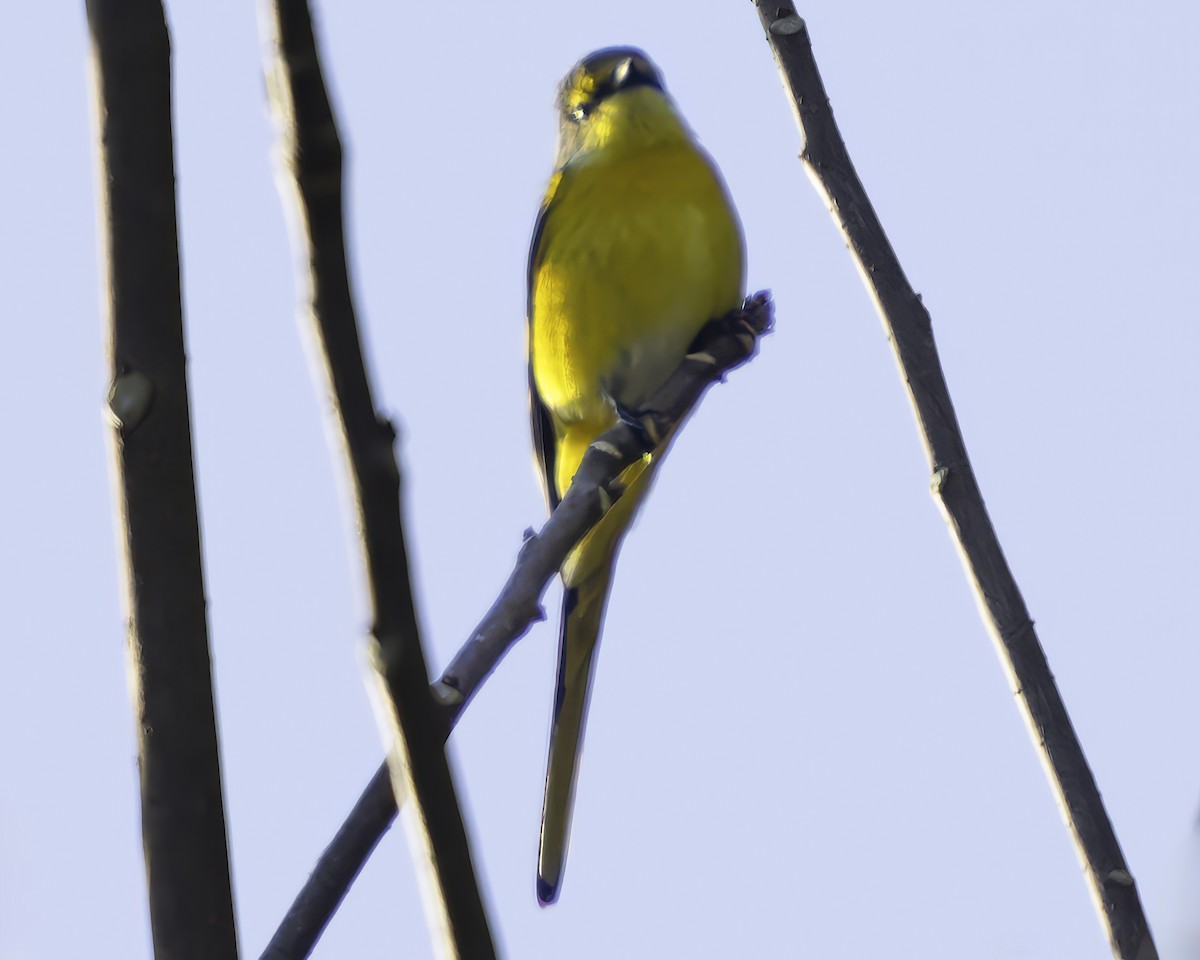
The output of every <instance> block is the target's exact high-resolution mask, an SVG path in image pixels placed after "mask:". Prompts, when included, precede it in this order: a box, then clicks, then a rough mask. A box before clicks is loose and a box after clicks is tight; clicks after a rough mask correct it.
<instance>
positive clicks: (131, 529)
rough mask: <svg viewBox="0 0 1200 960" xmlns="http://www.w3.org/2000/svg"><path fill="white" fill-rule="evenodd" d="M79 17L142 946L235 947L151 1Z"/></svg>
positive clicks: (170, 166)
mask: <svg viewBox="0 0 1200 960" xmlns="http://www.w3.org/2000/svg"><path fill="white" fill-rule="evenodd" d="M87 15H88V25H89V28H90V30H91V36H92V57H93V61H94V79H95V83H96V85H97V90H96V104H97V111H98V114H99V115H98V118H97V119H98V128H99V133H100V141H99V151H100V162H101V170H102V174H101V184H100V199H101V220H102V224H101V227H102V229H101V233H102V236H103V243H104V251H103V253H104V256H103V260H104V263H103V269H104V271H105V273H106V280H107V297H106V303H105V309H106V312H107V314H108V326H109V344H108V348H109V362H110V364H111V376H112V388H111V393H110V395H109V406H110V410H111V413H112V419H113V429H112V430H111V432H110V437H111V440H112V451H113V456H114V459H115V462H116V467H117V474H116V476H117V483H118V487H119V490H118V493H119V496H118V500H119V503H120V509H121V535H120V536H121V541H122V548H123V549H122V552H123V560H124V564H123V565H124V577H125V607H126V613H127V615H128V617H129V646H130V653H131V656H132V659H133V663H134V667H135V669H134V675H133V683H134V691H133V693H134V702H135V704H136V709H137V724H138V769H139V773H140V777H141V794H142V842H143V846H144V849H145V858H146V879H147V888H148V894H149V900H150V926H151V931H152V936H153V941H154V956H155V957H156V958H157V960H190V958H197V960H201V958H204V960H213V958H235V957H236V956H237V936H236V931H235V923H234V914H233V895H232V892H231V887H230V882H229V856H228V851H227V847H226V837H225V811H224V807H223V805H222V799H221V767H220V757H219V752H218V744H217V727H216V719H215V716H214V711H213V691H212V672H211V666H210V661H209V650H208V624H207V620H206V616H205V605H204V579H203V571H202V568H201V560H200V531H199V522H198V520H197V515H196V490H195V483H194V479H193V471H192V437H191V425H190V422H189V417H188V391H187V377H186V372H185V358H184V345H183V310H182V305H181V300H180V289H179V244H178V237H177V234H176V224H175V166H174V157H173V145H172V139H171V55H170V41H169V38H168V35H167V25H166V21H165V19H164V16H163V8H162V4H161V3H160V2H159V0H132V2H130V0H126V2H120V3H117V2H112V0H89V2H88V3H87Z"/></svg>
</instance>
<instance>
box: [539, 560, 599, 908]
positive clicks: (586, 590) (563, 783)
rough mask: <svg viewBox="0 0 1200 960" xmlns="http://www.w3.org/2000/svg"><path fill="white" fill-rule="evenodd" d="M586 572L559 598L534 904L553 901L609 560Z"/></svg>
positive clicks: (565, 839) (564, 847)
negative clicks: (555, 673) (558, 636)
mask: <svg viewBox="0 0 1200 960" xmlns="http://www.w3.org/2000/svg"><path fill="white" fill-rule="evenodd" d="M614 559H615V556H613V555H612V554H610V555H609V556H608V558H607V562H606V563H603V564H601V565H600V566H599V567H598V568H596V569H594V570H593V571H591V572H589V574H588V576H587V578H586V579H584V580H583V581H582V582H580V583H579V584H577V585H576V586H573V587H568V588H567V589H566V590H565V591H564V594H563V611H562V628H561V629H562V636H561V640H560V643H559V660H558V680H557V682H556V683H555V690H554V712H553V714H552V715H551V719H550V759H549V761H548V762H547V765H546V795H545V799H544V801H543V804H542V834H541V843H540V846H539V848H538V874H537V896H538V903H540V904H541V905H542V906H547V905H549V904H551V903H553V902H554V901H555V900H556V899H557V898H558V891H559V889H560V887H561V885H562V877H563V865H564V862H565V860H566V855H567V842H568V839H569V835H570V829H571V807H572V805H573V803H574V800H575V778H576V776H577V775H578V773H579V756H580V748H581V747H582V745H583V730H584V726H585V720H586V717H587V708H588V700H589V698H590V697H591V692H592V671H593V669H594V667H595V663H596V650H597V648H598V646H599V644H598V642H597V641H598V640H599V638H600V627H601V625H602V624H603V621H604V608H605V605H606V604H607V601H608V590H609V584H610V583H611V582H612V569H613V560H614Z"/></svg>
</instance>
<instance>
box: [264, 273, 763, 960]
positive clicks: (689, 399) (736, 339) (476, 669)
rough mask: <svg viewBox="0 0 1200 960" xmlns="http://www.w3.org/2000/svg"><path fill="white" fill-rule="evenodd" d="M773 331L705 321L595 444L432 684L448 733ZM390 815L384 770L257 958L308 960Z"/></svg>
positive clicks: (757, 319)
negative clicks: (549, 600) (635, 480)
mask: <svg viewBox="0 0 1200 960" xmlns="http://www.w3.org/2000/svg"><path fill="white" fill-rule="evenodd" d="M771 325H772V303H771V300H770V297H769V296H768V295H767V294H765V293H759V294H756V295H755V296H753V297H751V298H750V299H748V300H747V301H746V305H745V307H744V308H743V309H742V310H740V311H736V312H734V313H732V314H730V315H729V316H728V317H725V318H723V319H721V320H720V321H717V322H714V323H711V324H709V325H708V326H707V327H705V329H704V330H703V331H702V332H701V334H700V336H699V337H698V338H697V340H696V342H695V343H694V344H693V345H692V352H691V354H690V355H689V357H688V358H687V359H686V360H685V361H684V362H683V363H682V364H681V365H680V367H679V368H678V369H677V370H676V371H675V373H674V374H673V375H672V376H671V378H670V379H669V380H668V381H667V382H666V383H665V384H663V386H662V388H661V389H660V390H659V391H658V392H657V393H656V394H655V395H654V396H653V397H651V399H650V401H649V402H648V403H647V404H646V409H645V410H644V411H642V414H643V416H642V423H643V424H644V431H643V432H642V433H639V432H638V431H636V430H633V429H631V428H630V427H629V426H628V425H627V424H624V423H621V424H618V425H617V426H616V427H614V428H613V429H612V430H610V431H608V432H607V433H606V434H604V435H603V436H602V437H600V438H599V439H598V440H597V441H596V442H595V443H593V444H592V446H591V448H589V450H588V452H587V454H586V455H585V456H584V459H583V463H582V464H581V465H580V468H579V471H578V473H576V475H575V479H574V480H573V481H572V483H571V488H570V490H568V491H567V495H566V496H565V497H564V498H563V500H562V503H560V504H559V505H558V509H557V510H555V511H554V513H553V514H552V515H551V516H550V519H549V520H547V521H546V523H545V525H544V526H543V527H542V529H541V532H540V533H538V534H537V535H536V536H530V537H529V538H528V539H527V540H526V541H525V543H524V545H523V546H522V547H521V551H520V554H519V555H518V558H517V563H516V566H515V567H514V569H513V572H512V574H511V575H510V576H509V578H508V581H507V582H506V583H505V585H504V588H503V589H502V590H501V591H500V595H499V596H498V597H497V599H496V602H495V603H494V604H492V607H491V609H490V610H488V612H487V614H486V615H485V616H484V618H483V620H482V621H480V623H479V625H478V626H477V627H476V628H475V629H474V630H473V631H471V636H470V638H469V639H468V640H467V642H466V644H464V645H463V647H462V649H460V650H459V652H458V654H457V655H456V656H455V658H454V660H453V661H452V662H451V664H450V666H449V667H447V669H446V672H445V673H443V674H442V677H441V679H440V680H439V681H438V682H437V683H435V684H434V687H433V689H434V694H435V696H436V697H437V698H438V700H439V701H440V702H441V703H442V704H443V705H444V710H445V717H446V726H445V731H446V734H447V735H448V734H449V732H450V729H451V728H452V727H453V726H454V725H455V724H456V723H457V722H458V718H459V717H460V716H461V715H462V713H463V711H464V710H465V709H466V706H467V704H468V703H469V702H470V700H471V698H472V697H473V696H474V695H475V693H476V692H478V690H479V687H480V686H481V685H482V684H483V683H484V681H485V680H486V679H487V677H488V675H489V674H490V673H491V672H492V670H494V669H495V667H496V664H497V663H498V662H499V661H500V658H501V657H503V656H504V654H505V653H507V652H508V650H509V649H510V648H511V647H512V645H513V644H514V643H516V641H517V640H519V639H520V638H521V637H522V636H524V635H525V633H526V632H527V631H528V630H529V628H530V627H531V626H532V625H533V624H534V623H536V622H537V621H538V620H541V619H542V618H543V613H542V609H541V605H540V604H541V597H542V594H543V593H545V591H546V587H547V586H548V585H549V583H550V581H551V580H552V579H553V578H554V575H555V574H556V573H557V572H558V569H559V567H561V566H562V563H563V560H564V559H566V556H567V554H568V553H569V552H570V550H571V548H572V547H573V546H574V545H575V544H576V543H578V542H579V540H580V538H582V537H583V535H584V534H585V533H586V532H587V531H588V530H589V529H590V528H591V527H592V526H593V525H594V524H595V523H596V521H597V520H599V519H600V517H601V516H603V511H604V507H603V505H602V503H603V501H604V500H605V499H607V500H608V502H609V505H610V506H611V503H612V502H613V501H615V500H616V498H617V497H619V496H620V490H619V487H618V485H617V478H618V477H619V476H620V474H621V472H622V471H623V470H624V469H625V468H626V467H627V466H629V465H630V464H631V463H633V462H634V461H636V460H637V459H639V458H640V457H642V456H643V455H644V454H645V453H647V452H649V451H650V450H651V449H652V448H653V446H654V444H653V443H652V442H649V437H650V436H663V435H665V434H667V433H669V432H670V430H671V429H672V428H673V427H674V426H675V425H676V424H678V423H681V422H682V421H683V420H684V419H686V417H687V416H688V415H689V414H690V413H691V411H692V410H693V409H694V408H695V406H696V404H698V403H699V401H700V398H701V397H702V396H703V394H704V392H705V391H706V390H707V389H708V388H709V387H710V386H711V385H712V384H713V383H715V382H716V381H718V380H723V379H724V377H725V374H727V373H728V372H729V371H730V370H733V369H734V368H735V367H738V366H740V365H741V364H743V363H745V362H746V361H747V360H749V359H750V358H751V357H752V356H753V355H754V352H755V350H756V349H757V345H758V339H759V337H761V336H763V335H764V334H766V333H767V332H769V331H770V329H771ZM602 489H603V490H604V491H605V494H604V496H603V497H602V495H601V493H600V491H601V490H602ZM395 815H396V804H395V796H394V794H393V793H392V791H391V790H390V789H389V787H388V780H387V769H386V765H385V766H381V767H380V768H379V770H378V771H377V772H376V773H375V776H374V777H373V778H372V780H371V782H370V783H369V784H368V785H367V788H366V789H365V790H364V791H363V793H362V796H361V797H360V798H359V800H358V803H356V804H355V806H354V809H353V810H352V811H351V813H350V815H349V816H348V817H347V818H346V820H345V822H344V823H343V824H342V826H341V828H340V829H339V830H338V832H337V835H336V836H335V837H334V838H333V841H332V842H331V843H330V844H329V846H328V847H326V849H325V852H324V853H322V854H321V858H320V859H319V860H318V861H317V864H316V866H315V867H314V868H313V872H312V874H311V875H310V876H309V878H308V881H307V882H306V883H305V885H304V888H303V889H302V890H301V891H300V893H299V894H298V895H297V897H296V899H295V901H294V902H293V903H292V906H291V908H290V909H289V910H288V913H287V916H286V917H285V918H284V920H283V922H282V923H281V924H280V926H279V929H278V930H277V931H276V932H275V936H274V937H272V939H271V943H270V944H269V945H268V947H267V949H266V951H265V952H264V953H263V954H262V958H261V960H299V958H302V957H307V956H308V955H309V953H310V952H311V951H312V948H313V946H314V945H315V944H316V942H317V938H318V937H320V935H321V931H322V930H324V929H325V925H326V924H327V923H328V922H329V919H330V917H332V916H333V913H334V911H335V910H336V909H337V907H338V904H339V903H341V901H342V898H343V897H344V896H345V895H346V891H347V890H349V889H350V884H351V883H353V882H354V878H355V877H356V876H357V875H358V872H359V870H361V869H362V865H363V864H364V863H365V862H366V859H367V857H369V856H370V855H371V851H372V850H374V848H375V845H376V844H377V843H378V842H379V838H380V837H381V836H383V833H384V832H385V831H386V830H387V829H388V827H389V826H390V825H391V822H392V819H393V818H394V817H395Z"/></svg>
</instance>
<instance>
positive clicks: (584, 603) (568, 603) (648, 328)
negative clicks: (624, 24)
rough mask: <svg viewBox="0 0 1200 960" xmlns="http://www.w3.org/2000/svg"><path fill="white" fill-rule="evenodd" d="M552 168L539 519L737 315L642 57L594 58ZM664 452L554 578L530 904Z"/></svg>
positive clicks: (566, 794)
mask: <svg viewBox="0 0 1200 960" xmlns="http://www.w3.org/2000/svg"><path fill="white" fill-rule="evenodd" d="M558 108H559V145H558V161H557V166H556V169H555V172H554V174H553V176H552V177H551V179H550V184H549V187H548V189H547V191H546V196H545V199H544V200H543V203H542V209H541V213H540V215H539V217H538V221H537V227H536V228H535V231H534V236H533V243H532V245H531V250H530V256H529V308H528V309H529V314H528V319H529V382H530V399H531V414H532V426H533V443H534V449H535V453H536V455H537V458H538V463H539V465H540V467H541V471H542V475H543V479H544V482H545V488H546V497H547V501H548V503H549V506H550V509H551V510H553V509H554V507H555V506H557V504H558V502H559V500H560V499H561V498H562V496H563V495H564V494H565V493H566V491H567V488H568V487H569V486H570V484H571V479H572V477H573V476H574V474H575V471H576V470H577V469H578V467H579V463H580V461H581V460H582V458H583V455H584V452H585V451H586V450H587V448H588V446H589V445H590V444H591V443H592V441H593V440H595V439H596V437H597V436H598V435H599V434H601V433H603V432H604V431H606V430H608V429H609V428H610V427H612V426H613V425H614V424H615V423H616V421H617V419H618V411H624V410H628V411H636V410H637V409H638V407H639V406H640V405H641V404H643V403H644V402H645V400H646V399H647V398H648V397H649V396H650V395H651V394H652V393H653V392H654V391H655V390H656V389H657V388H658V387H659V386H661V384H662V383H663V381H665V380H666V378H667V377H668V376H669V375H670V374H671V373H672V372H673V371H674V370H675V368H676V367H678V366H679V364H680V362H681V361H682V360H683V357H684V356H685V354H686V352H687V348H688V345H689V344H690V343H691V342H692V340H693V338H694V337H695V336H696V334H697V333H698V332H699V330H700V328H701V327H702V326H704V324H705V323H707V322H708V321H709V320H711V319H713V318H715V317H720V316H723V315H724V314H726V313H728V312H729V311H730V310H732V309H734V308H736V307H737V306H739V304H740V303H741V300H742V293H743V288H744V269H745V267H744V253H743V242H742V231H741V225H740V223H739V222H738V218H737V214H736V212H735V211H734V208H733V205H732V203H731V202H730V199H729V196H728V193H727V192H726V189H725V186H724V183H723V182H722V180H721V177H720V174H719V173H718V171H717V169H716V167H715V165H714V164H713V162H712V160H711V159H710V158H709V156H708V154H707V153H705V152H704V150H703V148H701V147H700V145H699V144H698V143H697V142H696V140H695V138H694V136H693V135H692V133H691V131H690V130H689V129H688V127H687V125H686V123H685V122H684V120H683V118H682V117H681V116H680V114H679V112H678V111H677V109H676V107H675V105H674V103H673V102H672V100H671V98H670V97H669V96H668V95H667V93H666V91H665V89H664V87H663V82H662V76H661V74H660V73H659V71H658V69H657V68H656V67H655V66H654V64H653V63H651V61H650V60H649V58H648V57H647V56H646V55H645V54H644V53H642V52H641V51H640V50H636V49H633V48H624V47H618V48H610V49H605V50H599V51H597V52H596V53H593V54H591V55H590V56H588V57H585V58H584V59H583V60H582V61H581V62H580V63H579V64H578V65H576V67H575V68H574V69H573V70H572V71H571V73H569V74H568V75H567V77H566V79H565V80H564V81H563V83H562V86H561V88H560V90H559V98H558ZM670 440H671V438H670V437H667V438H665V439H664V441H663V443H662V444H661V445H660V446H659V448H658V449H657V450H656V451H655V452H654V454H652V455H651V456H650V457H647V458H646V459H645V460H644V461H642V462H640V463H638V464H635V465H634V466H632V467H630V468H629V469H628V470H627V471H626V473H625V475H624V476H623V477H622V481H623V483H624V484H625V487H626V491H625V493H624V495H623V496H622V497H621V498H620V499H619V500H617V502H616V503H615V504H614V506H613V508H612V509H611V510H610V511H609V512H608V514H606V516H605V517H604V519H603V520H601V521H600V523H599V524H598V525H597V526H596V527H595V528H594V529H593V530H592V531H591V532H590V533H589V534H588V535H587V536H586V537H585V538H584V539H583V540H582V541H581V542H580V544H579V545H578V546H577V547H576V548H575V549H574V550H573V551H572V552H571V554H570V555H569V556H568V558H567V560H566V562H565V563H564V565H563V567H562V571H561V573H562V580H563V586H564V590H565V593H564V599H563V611H562V627H561V639H560V649H559V662H558V678H557V682H556V685H555V696H554V708H553V714H552V718H551V731H550V755H549V760H548V763H547V771H546V793H545V801H544V806H543V812H542V831H541V844H540V848H539V853H538V879H537V895H538V900H539V902H541V903H542V904H543V905H544V904H548V903H552V902H554V900H555V899H556V898H557V896H558V893H559V890H560V886H561V882H562V874H563V863H564V859H565V856H566V848H567V840H568V835H569V827H570V816H571V807H572V803H573V797H574V786H575V779H576V775H577V773H578V760H579V754H580V747H581V744H582V738H583V729H584V722H585V717H586V712H587V706H588V699H589V696H590V691H591V678H592V672H593V668H594V665H595V657H596V648H597V642H598V640H599V636H600V629H601V625H602V623H603V619H604V608H605V604H606V602H607V599H608V593H609V586H610V584H611V581H612V573H613V563H614V560H615V558H616V554H617V550H618V548H619V546H620V542H621V539H622V537H623V536H624V534H625V532H626V530H627V529H628V527H629V524H630V521H631V520H632V519H633V515H634V513H635V511H636V510H637V507H638V504H639V503H640V501H641V499H642V497H643V496H644V495H645V493H646V490H647V488H648V486H649V484H650V481H651V479H652V476H653V474H654V471H655V469H656V467H657V466H658V464H659V463H660V462H661V459H662V455H663V454H664V453H665V451H666V447H667V445H668V444H669V443H670Z"/></svg>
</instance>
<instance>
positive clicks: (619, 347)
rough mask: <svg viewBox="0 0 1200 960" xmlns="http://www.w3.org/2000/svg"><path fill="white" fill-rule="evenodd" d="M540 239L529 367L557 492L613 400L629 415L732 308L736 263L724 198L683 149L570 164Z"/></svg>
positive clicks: (739, 279)
mask: <svg viewBox="0 0 1200 960" xmlns="http://www.w3.org/2000/svg"><path fill="white" fill-rule="evenodd" d="M542 229H543V234H542V237H541V241H540V245H539V251H540V252H539V257H538V262H537V265H536V267H535V270H534V273H533V276H532V277H531V284H532V289H531V316H530V349H531V358H530V359H531V366H532V371H533V377H534V381H535V383H536V386H537V390H538V393H539V395H540V397H541V399H542V402H543V403H544V404H545V405H546V406H547V408H548V409H549V410H550V413H551V415H552V417H553V418H554V420H555V422H556V426H557V427H558V428H559V434H560V443H563V441H566V443H565V444H564V446H560V449H559V454H560V459H559V462H558V463H557V464H556V466H557V470H556V473H557V474H558V476H557V477H556V480H557V481H558V483H557V485H558V486H559V488H560V490H561V489H565V486H566V484H569V482H570V478H571V476H573V475H574V472H575V470H576V469H577V467H578V465H579V459H580V458H582V455H583V451H584V450H585V449H586V446H587V444H588V443H590V442H591V439H592V438H594V437H595V435H596V434H598V433H600V432H602V431H603V430H604V429H607V428H608V427H609V426H611V425H612V423H613V422H615V414H614V410H613V403H612V401H613V400H614V399H615V400H616V401H617V402H618V403H620V404H621V405H622V406H625V407H628V408H630V409H636V408H637V407H638V406H639V404H641V403H642V402H643V401H644V400H645V399H646V398H647V397H648V396H649V395H650V394H651V393H653V392H654V390H655V389H656V388H657V387H658V386H660V385H661V384H662V382H663V381H664V380H665V379H666V377H667V376H669V375H670V373H671V372H672V371H673V370H674V369H675V368H676V367H677V366H678V365H679V363H680V361H681V360H682V359H683V356H684V354H685V352H686V350H687V348H688V345H689V344H690V343H691V342H692V340H693V338H694V337H695V335H696V334H697V333H698V332H699V330H700V328H701V327H702V326H704V324H705V323H707V322H708V321H709V320H710V319H712V318H714V317H718V316H722V315H724V314H725V313H727V312H728V311H730V310H732V309H734V308H735V307H737V306H738V304H739V303H740V302H741V297H742V292H743V284H744V281H743V273H744V255H743V250H742V238H741V228H740V226H739V224H738V221H737V215H736V213H735V212H734V210H733V207H732V205H731V203H730V201H729V198H728V196H727V194H726V192H725V188H724V186H723V184H722V183H721V181H720V179H719V177H718V176H717V174H716V172H715V171H714V169H713V167H712V165H711V162H710V161H709V159H708V157H707V156H706V155H705V154H704V153H703V152H702V151H701V150H700V149H699V148H698V147H697V146H696V145H695V143H694V142H692V141H690V140H687V141H675V142H669V143H663V144H658V145H654V146H652V147H649V148H646V149H641V150H638V151H635V152H628V153H625V152H622V153H619V154H617V155H616V156H605V155H604V153H603V152H601V153H600V154H599V155H597V156H595V157H590V158H588V159H587V160H586V162H582V163H578V164H573V165H568V167H567V168H566V169H565V170H564V171H563V174H562V181H561V183H559V184H558V185H557V189H556V190H555V191H554V196H553V198H552V200H551V204H550V206H549V208H548V209H547V212H546V215H545V222H544V224H543V228H542ZM572 427H576V429H571V428H572ZM566 433H570V434H577V435H578V436H577V437H571V438H568V437H566V436H564V434H566ZM572 440H574V441H576V442H571V441H572ZM572 447H578V449H569V448H572ZM564 476H565V480H566V483H565V484H564V483H563V478H564Z"/></svg>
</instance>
